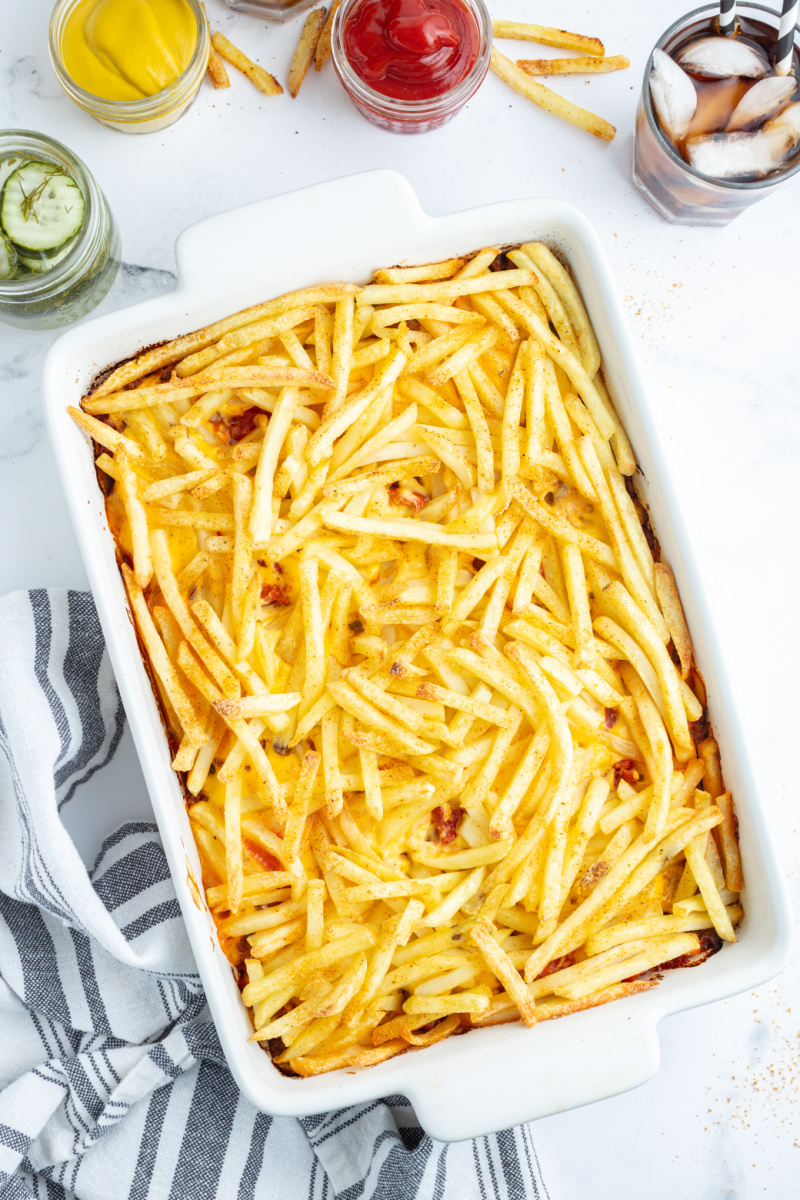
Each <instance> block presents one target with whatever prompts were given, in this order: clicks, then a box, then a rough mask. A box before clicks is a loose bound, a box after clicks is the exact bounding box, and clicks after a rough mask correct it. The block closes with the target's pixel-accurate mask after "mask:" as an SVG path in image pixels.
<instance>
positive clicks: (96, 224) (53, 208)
mask: <svg viewBox="0 0 800 1200" xmlns="http://www.w3.org/2000/svg"><path fill="white" fill-rule="evenodd" d="M119 261H120V249H119V234H118V232H117V227H116V224H115V222H114V218H113V217H112V215H111V210H110V209H109V207H108V205H107V203H106V199H105V196H104V195H103V193H102V192H101V191H100V188H99V187H98V186H97V182H96V181H95V179H94V178H93V177H92V175H91V173H90V172H89V170H88V169H87V167H86V166H85V164H84V163H83V162H81V160H80V159H79V158H78V156H77V155H76V154H73V153H72V151H71V150H68V149H67V147H66V146H63V145H62V144H61V142H57V141H55V139H54V138H49V137H45V136H44V134H41V133H33V132H31V131H30V130H27V129H7V130H0V321H2V322H3V323H4V324H7V325H16V326H18V327H19V328H21V329H54V328H56V327H57V326H59V325H68V324H70V323H71V322H72V321H77V320H79V319H80V318H81V317H84V316H86V314H87V313H88V312H90V311H91V310H92V309H93V308H94V307H95V305H97V304H99V303H100V301H101V300H102V299H103V297H104V296H105V295H106V293H107V292H108V290H109V288H110V287H111V285H112V283H113V282H114V279H115V277H116V274H117V271H118V269H119Z"/></svg>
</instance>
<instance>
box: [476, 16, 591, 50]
mask: <svg viewBox="0 0 800 1200" xmlns="http://www.w3.org/2000/svg"><path fill="white" fill-rule="evenodd" d="M492 32H493V33H494V36H495V37H497V38H513V39H515V40H517V41H523V42H539V43H540V44H541V45H542V46H557V47H558V48H559V49H561V50H583V52H584V54H591V55H593V56H594V57H600V58H602V57H603V55H604V54H605V47H604V46H603V43H602V42H601V41H600V40H599V39H598V38H593V37H586V36H585V35H584V34H582V33H569V32H568V31H567V30H566V29H551V28H550V27H549V26H547V25H528V24H526V23H525V22H524V21H492Z"/></svg>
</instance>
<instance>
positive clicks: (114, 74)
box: [61, 0, 197, 101]
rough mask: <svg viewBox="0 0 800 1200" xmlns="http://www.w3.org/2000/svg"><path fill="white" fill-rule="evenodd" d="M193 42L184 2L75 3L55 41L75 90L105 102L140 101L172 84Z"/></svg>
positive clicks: (192, 22)
mask: <svg viewBox="0 0 800 1200" xmlns="http://www.w3.org/2000/svg"><path fill="white" fill-rule="evenodd" d="M196 44H197V26H196V23H195V17H194V13H193V12H192V9H191V8H190V6H189V4H188V3H187V2H186V0H78V3H77V4H76V5H75V7H74V8H73V10H72V12H71V13H70V14H69V16H68V17H67V20H66V23H65V26H64V33H63V37H62V42H61V54H62V58H63V62H64V67H65V69H66V71H67V73H68V74H69V75H70V76H71V77H72V79H73V80H74V81H75V83H76V84H78V86H79V87H82V88H83V89H84V90H85V91H87V92H91V94H92V95H93V96H102V97H103V98H104V99H106V100H118V101H119V100H121V101H125V100H141V99H142V98H143V97H145V96H154V95H155V94H156V93H157V92H161V91H163V90H164V89H165V88H167V87H169V86H170V84H173V83H174V82H175V80H176V79H177V78H178V77H179V75H181V74H182V72H183V71H184V70H185V69H186V67H187V66H188V64H189V62H190V60H191V57H192V54H193V52H194V48H195V46H196Z"/></svg>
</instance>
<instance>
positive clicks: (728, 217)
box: [633, 0, 800, 225]
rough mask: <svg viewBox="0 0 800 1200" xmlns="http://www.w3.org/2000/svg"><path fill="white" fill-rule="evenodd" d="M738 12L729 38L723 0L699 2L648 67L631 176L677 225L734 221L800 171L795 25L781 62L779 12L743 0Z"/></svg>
mask: <svg viewBox="0 0 800 1200" xmlns="http://www.w3.org/2000/svg"><path fill="white" fill-rule="evenodd" d="M736 17H737V20H736V31H735V33H734V34H732V35H731V36H728V37H724V36H723V35H721V34H720V32H719V2H718V0H717V3H713V4H705V5H703V7H702V8H696V9H694V11H693V12H690V13H687V14H686V16H685V17H682V18H681V19H680V20H679V21H676V22H675V24H674V25H671V26H670V28H669V29H668V30H667V31H666V33H664V34H663V36H662V37H661V38H660V39H659V41H658V44H657V45H656V47H655V49H654V50H653V53H652V54H651V55H650V58H649V60H648V63H647V67H646V69H645V74H644V83H643V86H642V97H641V100H640V102H639V108H638V111H637V113H636V130H635V134H634V141H633V181H634V183H635V184H636V186H637V187H638V189H639V191H640V192H642V194H643V195H644V196H645V197H646V198H647V200H649V202H650V204H652V206H653V208H655V209H656V211H657V212H659V213H660V214H661V216H662V217H665V218H666V220H668V221H672V222H675V223H677V224H683V225H727V224H728V222H729V221H732V220H733V218H734V217H737V216H738V215H739V213H740V212H742V211H743V210H744V209H745V208H748V207H749V206H750V205H751V204H755V202H756V201H757V200H761V199H763V198H764V196H768V195H769V194H770V193H771V192H772V191H774V190H775V188H776V187H779V186H780V185H781V184H782V183H783V182H784V180H786V179H788V178H789V177H790V176H792V175H794V174H795V173H796V172H797V171H798V170H800V86H798V84H799V83H800V44H799V43H798V34H797V30H796V29H795V30H794V36H793V44H792V45H791V46H789V47H788V50H787V46H786V45H783V46H782V48H783V50H784V57H783V58H782V60H781V61H780V63H779V64H776V48H777V42H778V24H779V20H780V16H779V14H778V13H777V12H774V11H773V10H772V9H770V8H766V7H764V6H763V5H761V4H743V3H739V4H737V6H736ZM781 71H782V72H783V73H781Z"/></svg>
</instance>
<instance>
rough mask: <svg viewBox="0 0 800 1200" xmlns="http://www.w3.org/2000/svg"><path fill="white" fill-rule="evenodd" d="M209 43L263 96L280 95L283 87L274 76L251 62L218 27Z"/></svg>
mask: <svg viewBox="0 0 800 1200" xmlns="http://www.w3.org/2000/svg"><path fill="white" fill-rule="evenodd" d="M211 44H212V46H213V47H214V49H215V50H216V52H217V54H219V56H220V58H224V59H225V61H226V62H229V63H230V64H231V66H232V67H236V70H237V71H241V72H242V74H243V75H246V76H247V78H248V79H249V80H250V82H251V83H253V84H255V86H256V87H257V88H258V90H259V91H260V92H263V93H264V95H265V96H280V95H281V93H282V92H283V88H282V87H281V85H280V84H279V83H278V81H277V79H275V78H274V76H272V75H270V74H269V72H268V71H265V70H264V68H263V67H260V66H259V65H258V63H254V62H252V61H251V60H250V59H249V58H248V57H247V55H246V54H243V53H242V51H241V50H239V48H238V47H237V46H234V44H233V42H230V41H228V39H227V38H226V37H225V36H224V34H222V33H220V32H219V30H218V29H215V30H214V35H213V37H212V38H211Z"/></svg>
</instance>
